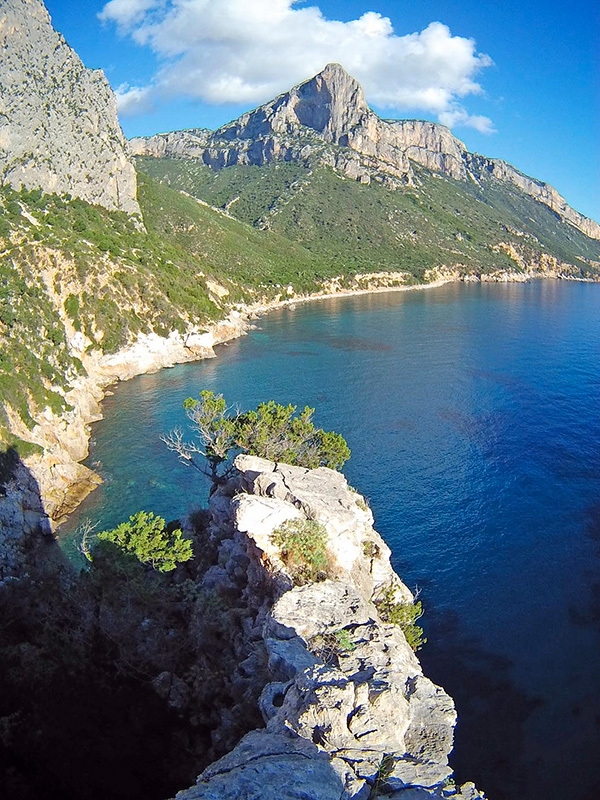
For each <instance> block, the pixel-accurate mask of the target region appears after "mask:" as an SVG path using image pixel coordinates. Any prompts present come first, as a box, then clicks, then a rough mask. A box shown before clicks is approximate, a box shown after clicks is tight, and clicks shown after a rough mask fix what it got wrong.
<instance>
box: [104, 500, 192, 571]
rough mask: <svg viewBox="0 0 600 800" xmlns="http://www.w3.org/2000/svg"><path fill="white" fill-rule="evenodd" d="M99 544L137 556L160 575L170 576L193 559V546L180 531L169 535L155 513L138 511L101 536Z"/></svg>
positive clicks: (173, 531)
mask: <svg viewBox="0 0 600 800" xmlns="http://www.w3.org/2000/svg"><path fill="white" fill-rule="evenodd" d="M98 539H99V540H100V542H111V543H112V544H115V545H116V546H117V547H118V548H120V549H121V550H122V551H123V553H125V554H128V555H134V556H135V557H136V558H137V559H138V560H139V561H141V562H142V563H143V564H149V565H150V566H151V567H153V568H154V569H157V570H158V571H159V572H170V571H171V570H173V569H175V567H176V566H177V564H179V563H181V562H183V561H189V560H190V558H193V556H194V553H193V551H192V543H191V542H190V541H189V540H188V539H184V538H183V534H182V532H181V530H179V528H177V529H175V530H171V531H169V529H168V527H167V525H166V523H165V521H164V519H162V517H157V516H155V515H154V514H153V513H152V512H146V511H138V513H137V514H133V515H132V516H131V517H129V521H128V522H122V523H121V524H120V525H117V527H116V528H113V529H112V530H110V531H102V533H99V534H98Z"/></svg>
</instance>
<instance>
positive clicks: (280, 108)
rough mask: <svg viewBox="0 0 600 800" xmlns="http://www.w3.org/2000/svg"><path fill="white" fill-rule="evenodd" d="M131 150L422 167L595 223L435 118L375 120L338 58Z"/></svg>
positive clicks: (391, 174)
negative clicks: (268, 95) (239, 108)
mask: <svg viewBox="0 0 600 800" xmlns="http://www.w3.org/2000/svg"><path fill="white" fill-rule="evenodd" d="M131 145H132V150H133V152H134V153H135V154H136V155H149V156H155V157H163V156H167V157H176V158H182V157H183V158H186V157H187V158H197V159H199V160H201V161H202V163H204V164H206V165H208V166H210V167H211V168H212V169H223V168H226V167H232V166H234V165H256V166H263V165H265V164H271V163H273V162H288V161H293V162H295V163H300V164H305V165H308V164H313V165H314V164H321V165H326V166H329V167H332V168H333V169H334V170H335V171H336V172H338V173H340V174H342V175H345V176H347V177H349V178H352V179H353V180H357V181H359V182H360V183H367V184H369V183H372V182H378V183H382V184H384V185H386V186H388V187H389V188H392V189H397V188H400V187H403V186H413V187H415V188H417V189H418V187H419V185H420V180H421V178H420V175H421V172H420V170H419V169H418V167H424V168H425V169H426V170H427V171H428V173H430V174H439V175H442V176H445V177H449V178H453V179H455V180H456V181H459V182H463V183H467V184H469V183H473V184H475V185H476V186H479V187H480V189H481V191H482V192H483V193H485V192H487V191H488V190H489V189H491V188H500V187H504V188H506V189H507V190H508V191H510V190H513V189H515V188H516V189H517V190H519V192H520V193H522V194H524V195H526V196H527V197H530V198H533V199H534V200H536V201H538V202H539V203H541V204H543V205H545V206H547V207H548V208H549V209H550V210H551V211H553V212H554V213H555V214H556V215H557V217H558V219H559V220H560V221H562V222H563V223H566V224H568V225H570V226H573V227H575V228H577V229H578V230H580V231H581V232H582V233H584V234H585V235H586V236H588V237H590V238H593V239H600V225H598V224H597V223H596V222H594V221H593V220H590V219H588V218H587V217H584V216H583V215H582V214H579V212H577V211H575V210H574V209H572V208H570V206H569V205H568V204H567V202H566V201H565V199H564V198H563V197H561V196H560V195H559V194H558V192H557V191H556V190H555V189H554V188H553V187H551V186H549V185H548V184H546V183H544V182H542V181H539V180H536V179H534V178H529V177H528V176H526V175H523V174H522V173H521V172H519V171H518V170H517V169H515V168H514V167H512V166H511V165H510V164H507V163H505V162H503V161H499V160H497V159H490V158H486V157H484V156H480V155H477V154H472V153H469V152H468V151H467V149H466V147H465V145H464V144H463V143H462V142H461V141H459V140H458V139H456V138H455V137H454V136H453V135H452V133H451V132H450V131H449V130H448V129H447V128H445V127H444V126H442V125H437V124H435V123H432V122H423V121H420V120H398V121H394V120H382V119H380V118H379V117H378V116H377V115H376V114H375V113H374V112H373V111H371V109H370V108H369V107H368V105H367V103H366V100H365V96H364V93H363V90H362V88H361V87H360V85H359V84H358V83H357V81H356V80H355V79H354V78H352V77H351V76H350V75H348V73H347V72H346V71H345V70H344V69H343V67H341V66H340V65H339V64H329V65H328V66H327V67H325V69H324V70H323V71H322V72H321V73H319V74H318V75H316V76H315V77H314V78H311V79H310V80H308V81H306V82H304V83H302V84H300V85H299V86H296V87H294V88H293V89H291V90H290V91H289V92H287V93H285V94H282V95H280V96H279V97H277V98H275V99H274V100H272V101H271V102H269V103H266V104H264V105H263V106H260V107H259V108H257V109H255V110H254V111H251V112H248V113H247V114H243V115H242V116H241V117H240V118H239V119H237V120H235V121H234V122H231V123H229V124H228V125H225V126H223V127H222V128H219V129H218V130H217V131H215V132H214V133H211V132H209V131H205V130H190V131H181V132H175V133H170V134H159V135H157V136H153V137H149V138H146V139H143V138H141V139H140V138H138V139H134V140H132V142H131Z"/></svg>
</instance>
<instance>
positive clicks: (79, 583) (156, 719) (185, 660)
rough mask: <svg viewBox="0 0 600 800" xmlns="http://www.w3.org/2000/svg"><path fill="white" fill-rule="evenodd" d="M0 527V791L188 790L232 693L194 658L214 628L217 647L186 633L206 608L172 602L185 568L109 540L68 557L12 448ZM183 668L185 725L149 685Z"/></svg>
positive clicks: (155, 795) (22, 794) (23, 794)
mask: <svg viewBox="0 0 600 800" xmlns="http://www.w3.org/2000/svg"><path fill="white" fill-rule="evenodd" d="M19 490H21V491H19ZM36 521H37V522H36ZM0 523H1V524H0V540H1V541H0V569H2V570H3V571H2V572H1V573H0V797H2V798H7V800H11V799H12V798H17V797H18V798H19V800H39V798H41V797H44V798H48V800H54V798H61V800H81V798H86V800H96V799H98V800H100V799H102V800H106V798H107V797H110V798H115V800H118V798H132V797H144V798H147V799H148V800H154V799H156V800H164V798H165V797H171V796H173V795H174V794H175V792H176V791H177V790H178V789H180V788H184V787H186V786H189V785H190V784H191V783H192V782H193V780H194V779H195V777H196V775H197V773H198V771H199V770H200V769H201V768H202V766H205V765H206V764H203V763H202V758H203V755H202V754H204V753H206V754H208V753H209V750H210V747H211V744H213V743H212V742H211V731H212V730H213V729H214V727H216V726H215V722H214V719H213V718H209V713H211V711H212V708H213V707H214V708H215V711H214V712H212V713H214V714H216V713H217V712H218V711H219V705H218V701H219V699H220V700H221V708H222V707H223V706H224V705H225V706H227V705H228V706H231V705H232V703H233V701H232V700H231V697H230V696H229V695H227V696H225V692H224V690H223V686H224V685H226V684H227V682H228V681H229V680H230V679H229V675H227V674H224V675H220V674H218V675H216V674H215V668H214V666H213V663H212V660H211V659H210V658H206V659H204V661H203V662H202V663H199V656H198V648H201V647H202V646H207V647H210V649H211V652H212V653H214V654H215V658H217V657H218V658H219V659H220V661H221V662H222V663H221V666H222V664H223V663H227V662H226V656H227V654H228V651H227V641H226V636H225V635H224V634H223V632H222V631H221V630H217V631H216V633H215V634H214V637H213V638H214V639H215V640H217V639H218V637H219V636H220V637H221V640H223V641H221V643H220V645H219V646H216V645H215V644H214V642H213V640H212V639H211V640H210V644H207V642H208V635H207V636H206V637H205V639H202V638H201V637H200V636H195V638H194V636H193V635H192V634H193V633H195V631H194V629H193V624H199V621H200V623H201V624H202V625H203V630H205V629H206V628H207V626H206V625H205V624H204V617H207V616H209V614H210V619H211V621H212V620H216V621H218V616H219V615H218V614H217V613H216V612H215V611H214V610H213V609H207V610H206V609H204V607H203V608H199V607H198V600H197V597H196V595H194V596H193V598H192V599H191V600H189V601H186V599H185V588H186V586H187V585H188V584H190V582H191V581H193V580H195V579H196V578H197V574H196V573H195V572H191V571H190V570H191V567H188V568H187V570H188V571H181V572H178V571H175V572H173V573H169V574H168V575H165V574H163V573H158V572H156V570H149V569H148V568H147V567H145V566H144V565H141V564H140V563H139V562H137V560H134V561H135V563H132V562H131V560H127V559H123V558H122V557H121V556H122V554H121V553H120V552H119V553H116V552H114V550H113V551H111V552H108V551H106V552H104V553H103V556H102V558H100V556H98V557H97V558H96V557H95V558H94V564H93V566H92V568H90V569H88V570H87V571H86V570H80V568H79V567H78V566H74V565H73V564H72V563H71V562H70V561H69V560H68V558H67V557H66V556H65V554H64V553H63V551H62V549H61V548H60V547H59V545H58V543H57V541H56V540H55V539H54V537H53V536H52V535H51V534H49V528H48V525H47V519H46V518H45V516H44V513H43V506H42V505H41V501H40V497H39V489H38V487H37V484H36V483H35V479H34V478H33V476H32V475H31V473H30V472H29V470H27V467H26V466H25V465H24V464H23V462H22V460H21V459H20V458H19V454H18V452H17V451H16V450H15V449H11V450H9V451H7V452H5V453H2V454H1V455H0ZM19 526H20V527H19ZM197 549H198V551H200V549H201V548H200V543H198V547H197ZM205 551H206V546H205V545H204V547H203V550H202V552H205ZM201 560H202V559H201V558H200V557H199V558H198V559H196V562H195V563H196V567H195V570H196V571H198V570H199V569H200V568H199V566H198V562H199V561H201ZM206 567H207V564H203V565H202V568H203V569H206ZM186 602H187V605H186ZM203 614H204V616H203ZM216 621H215V622H214V624H215V625H216V624H217V623H216ZM211 633H212V631H211ZM192 667H196V669H197V681H198V685H199V687H200V688H199V689H198V691H197V692H196V694H195V695H194V702H195V705H194V707H193V711H194V713H195V714H196V718H195V719H194V720H192V721H191V720H190V717H191V711H190V708H185V709H182V708H179V709H176V708H174V707H173V704H172V703H170V702H169V700H170V699H171V698H169V697H167V696H166V695H165V693H164V692H163V693H162V695H161V693H160V692H159V691H158V690H157V689H156V687H155V686H154V687H153V683H155V680H156V677H157V675H160V674H161V673H164V674H165V675H167V677H168V676H169V675H171V678H172V676H173V674H174V673H175V672H176V671H179V672H180V673H181V674H185V672H184V670H185V669H190V668H192ZM203 669H204V671H203ZM169 670H172V672H168V671H169ZM222 671H224V670H223V667H222ZM171 683H172V680H171ZM180 683H181V681H180ZM220 693H221V694H220ZM254 726H255V720H254V719H253V718H252V719H251V720H250V721H249V722H248V728H251V727H254ZM248 728H246V730H247V729H248ZM244 732H245V730H242V731H241V733H244ZM241 733H240V735H241ZM199 754H200V755H199ZM211 757H214V753H212V754H211Z"/></svg>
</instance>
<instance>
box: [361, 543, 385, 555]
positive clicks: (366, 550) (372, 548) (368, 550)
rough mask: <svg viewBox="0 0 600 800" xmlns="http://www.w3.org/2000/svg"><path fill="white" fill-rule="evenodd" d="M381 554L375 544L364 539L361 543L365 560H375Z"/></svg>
mask: <svg viewBox="0 0 600 800" xmlns="http://www.w3.org/2000/svg"><path fill="white" fill-rule="evenodd" d="M380 553H381V549H380V547H379V545H378V544H377V542H372V541H370V540H369V539H365V541H364V542H363V554H364V555H365V556H366V557H367V558H377V556H379V554H380Z"/></svg>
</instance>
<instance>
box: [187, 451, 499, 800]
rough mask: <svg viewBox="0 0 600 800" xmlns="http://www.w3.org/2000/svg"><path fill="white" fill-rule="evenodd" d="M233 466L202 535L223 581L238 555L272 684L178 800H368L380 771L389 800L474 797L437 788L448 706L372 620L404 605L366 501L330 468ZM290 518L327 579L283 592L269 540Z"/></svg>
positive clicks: (283, 574) (441, 783) (285, 578)
mask: <svg viewBox="0 0 600 800" xmlns="http://www.w3.org/2000/svg"><path fill="white" fill-rule="evenodd" d="M236 466H237V467H238V470H239V476H238V477H237V478H236V479H234V480H233V481H232V482H230V484H229V485H228V486H227V487H225V488H224V489H223V490H220V491H219V492H217V493H216V494H215V495H214V496H213V498H212V501H211V511H212V525H213V534H214V535H215V536H220V537H222V540H221V556H220V558H219V564H220V566H219V568H218V570H219V571H220V580H225V581H226V580H228V577H227V576H228V575H229V574H230V573H231V569H230V567H231V566H233V565H235V564H236V563H239V562H240V558H242V557H245V558H246V562H245V563H246V565H247V566H246V569H247V573H248V576H249V582H248V587H249V592H250V593H254V594H255V601H254V603H252V602H251V601H250V602H248V607H249V608H251V607H254V608H255V616H254V623H253V628H252V630H253V631H256V630H257V629H262V642H263V644H264V646H265V647H266V651H267V654H268V674H269V676H270V679H271V680H270V681H269V682H268V683H267V685H266V686H265V687H264V689H263V691H262V694H261V697H260V702H259V705H260V709H261V713H262V715H263V718H264V720H265V724H266V727H265V728H264V729H261V730H255V731H252V732H250V733H248V734H247V735H246V736H245V737H244V738H243V739H242V740H241V742H239V744H238V745H237V746H236V747H235V748H234V749H233V750H232V751H231V752H230V753H229V754H228V755H226V756H225V757H223V758H221V759H219V760H218V761H216V762H215V763H214V764H212V765H211V766H210V767H208V768H207V769H206V770H205V771H204V772H203V773H202V775H200V777H199V778H198V782H197V784H196V785H195V786H194V787H192V788H191V789H188V790H186V791H183V792H180V793H179V794H178V795H177V798H178V800H229V799H231V800H233V798H241V797H244V798H246V800H254V799H256V800H258V799H259V798H261V800H265V798H266V799H267V800H270V799H271V798H272V799H273V800H275V799H277V800H292V798H294V799H297V800H300V798H304V799H305V800H306V798H313V799H314V800H329V799H330V798H331V799H332V800H333V798H335V800H346V799H347V800H349V799H350V798H353V799H354V800H367V798H369V797H370V796H373V795H372V792H373V790H374V787H375V786H377V785H379V782H380V781H381V779H382V775H383V773H385V778H386V780H385V785H386V792H389V793H390V794H389V796H391V797H396V798H398V799H399V798H403V799H404V800H409V799H410V798H412V799H413V800H427V798H432V797H433V798H442V797H445V798H456V799H457V800H458V798H463V799H464V800H467V798H468V799H469V800H476V798H479V799H480V800H482V799H483V795H482V794H480V793H479V792H478V791H477V790H476V789H475V787H473V786H472V785H466V786H464V787H462V788H458V789H457V788H449V785H448V784H449V781H448V779H449V777H450V775H451V769H450V767H449V766H448V754H449V752H450V750H451V749H452V742H453V728H454V725H455V722H456V712H455V709H454V703H453V702H452V699H451V698H450V697H449V696H448V695H447V694H446V693H445V692H444V690H443V689H441V688H440V687H439V686H435V685H434V684H433V683H432V682H431V681H430V680H429V679H428V678H427V677H426V676H424V675H423V672H422V670H421V666H420V664H419V661H418V659H417V658H416V656H415V654H414V652H413V651H412V649H411V648H410V646H409V645H408V643H407V640H406V638H405V636H404V633H403V632H402V630H401V628H400V627H398V626H395V625H391V624H387V623H385V622H384V621H383V620H382V619H381V616H380V613H379V611H378V606H377V600H378V599H379V598H380V597H381V593H382V591H384V590H386V589H387V590H388V591H389V587H392V589H393V591H394V592H395V597H396V598H397V600H399V601H402V602H405V601H411V600H412V595H411V593H410V591H409V589H408V588H407V587H406V586H405V585H404V584H403V583H402V582H401V581H400V579H399V578H398V576H397V575H396V574H395V573H394V571H393V570H392V567H391V565H390V561H389V556H390V551H389V549H388V548H387V546H386V545H385V543H384V542H383V540H382V539H381V537H380V536H379V534H378V533H377V532H376V531H375V530H374V529H373V517H372V515H371V512H370V511H369V509H368V508H367V506H366V505H365V503H364V499H363V498H362V497H361V496H360V495H358V494H357V493H356V492H354V491H353V490H351V489H350V488H349V487H348V484H347V482H346V480H345V478H344V477H343V476H342V475H341V474H340V473H337V472H333V471H332V470H329V469H325V468H320V469H316V470H306V469H302V468H300V467H290V466H288V465H285V464H274V463H273V462H270V461H266V460H264V459H260V458H255V457H251V456H238V458H237V459H236ZM289 519H300V520H302V519H304V520H306V519H311V520H318V521H319V522H320V523H321V524H322V525H323V526H324V527H325V530H326V531H327V549H328V555H329V564H330V565H329V577H328V578H327V579H325V580H323V581H319V582H315V583H307V584H306V585H301V586H298V585H294V581H293V578H292V575H291V574H290V572H289V571H288V568H287V566H286V564H285V563H284V561H283V560H282V557H281V552H280V549H279V547H278V546H277V545H276V544H275V543H274V541H273V538H274V537H273V533H274V531H275V530H276V529H277V528H278V527H279V526H281V525H282V523H283V522H284V521H285V520H289ZM214 577H215V580H217V581H218V580H219V576H218V575H217V574H216V573H215V576H214ZM269 598H270V600H268V599H269ZM265 600H268V602H265ZM386 796H387V794H386Z"/></svg>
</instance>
